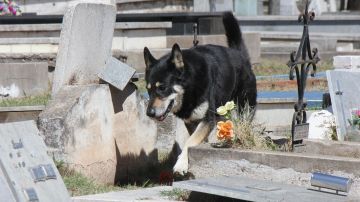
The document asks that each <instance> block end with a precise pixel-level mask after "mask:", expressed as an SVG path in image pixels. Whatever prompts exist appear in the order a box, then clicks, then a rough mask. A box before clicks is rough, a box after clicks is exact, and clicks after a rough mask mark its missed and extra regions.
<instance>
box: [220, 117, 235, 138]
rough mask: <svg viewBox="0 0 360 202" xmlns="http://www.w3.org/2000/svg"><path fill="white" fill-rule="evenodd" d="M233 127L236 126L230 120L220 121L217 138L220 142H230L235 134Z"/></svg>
mask: <svg viewBox="0 0 360 202" xmlns="http://www.w3.org/2000/svg"><path fill="white" fill-rule="evenodd" d="M233 127H234V124H233V122H231V121H230V120H227V121H226V122H223V121H219V122H218V123H217V129H218V130H217V133H216V136H217V138H218V139H219V140H230V139H231V138H232V137H233V134H234V131H233Z"/></svg>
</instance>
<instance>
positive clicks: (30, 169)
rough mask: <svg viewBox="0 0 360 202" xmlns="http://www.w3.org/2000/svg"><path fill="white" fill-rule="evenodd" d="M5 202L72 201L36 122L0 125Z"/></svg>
mask: <svg viewBox="0 0 360 202" xmlns="http://www.w3.org/2000/svg"><path fill="white" fill-rule="evenodd" d="M0 199H1V201H9V202H11V201H64V202H65V201H70V197H69V194H68V192H67V190H66V187H65V185H64V182H63V180H62V179H61V176H60V174H59V172H58V170H57V169H56V166H55V164H54V162H53V161H52V160H51V158H50V157H49V156H48V155H47V148H46V146H45V144H44V142H43V140H42V139H41V137H40V136H39V131H38V129H37V128H36V124H35V122H34V121H24V122H13V123H5V124H0Z"/></svg>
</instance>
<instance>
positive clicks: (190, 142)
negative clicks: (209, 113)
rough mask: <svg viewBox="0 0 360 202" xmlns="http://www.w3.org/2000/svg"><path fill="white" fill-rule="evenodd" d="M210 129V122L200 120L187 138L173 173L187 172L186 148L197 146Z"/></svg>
mask: <svg viewBox="0 0 360 202" xmlns="http://www.w3.org/2000/svg"><path fill="white" fill-rule="evenodd" d="M211 129H212V127H211V124H210V123H208V122H205V121H202V122H200V124H199V125H198V126H197V127H196V130H195V132H194V133H193V134H192V135H191V136H190V137H189V139H187V140H186V142H185V145H184V147H183V149H182V152H181V154H180V155H179V157H178V160H177V161H176V164H175V166H174V168H173V171H174V173H179V174H181V175H184V174H185V173H187V171H188V168H189V160H188V148H189V147H193V146H197V145H199V144H200V143H201V142H202V141H204V139H205V138H207V136H208V135H209V133H210V131H211Z"/></svg>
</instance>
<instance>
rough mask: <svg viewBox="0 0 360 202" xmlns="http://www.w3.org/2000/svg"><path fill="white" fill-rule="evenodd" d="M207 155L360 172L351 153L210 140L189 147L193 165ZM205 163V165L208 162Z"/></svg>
mask: <svg viewBox="0 0 360 202" xmlns="http://www.w3.org/2000/svg"><path fill="white" fill-rule="evenodd" d="M205 159H212V160H218V159H221V160H242V159H245V160H248V161H250V162H251V163H258V164H263V165H267V166H270V167H273V168H292V169H294V170H295V171H298V172H314V171H323V172H326V171H334V170H336V171H343V172H347V173H352V174H353V175H356V176H360V170H359V169H358V168H359V166H360V159H358V158H350V157H338V156H326V155H313V154H301V153H290V152H269V151H251V150H241V149H219V148H216V149H215V148H212V147H211V146H210V145H208V144H203V145H200V146H197V147H190V148H189V164H190V169H191V166H193V165H202V164H203V163H204V162H202V161H203V160H205ZM204 166H205V165H204Z"/></svg>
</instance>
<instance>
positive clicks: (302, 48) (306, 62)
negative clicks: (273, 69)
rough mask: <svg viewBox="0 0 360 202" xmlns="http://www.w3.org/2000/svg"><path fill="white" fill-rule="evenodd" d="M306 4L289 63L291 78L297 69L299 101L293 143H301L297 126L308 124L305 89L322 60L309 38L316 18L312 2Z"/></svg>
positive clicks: (294, 116) (296, 108) (300, 16)
mask: <svg viewBox="0 0 360 202" xmlns="http://www.w3.org/2000/svg"><path fill="white" fill-rule="evenodd" d="M305 4H306V5H305V11H304V12H303V13H301V14H300V15H299V18H298V21H299V22H303V24H304V29H303V34H302V38H301V41H300V45H299V48H298V50H297V52H295V51H293V52H292V53H291V54H290V61H289V62H288V63H287V65H288V66H289V68H290V74H289V78H290V80H293V79H294V71H295V73H296V80H297V87H298V102H297V103H296V104H295V105H294V109H295V112H294V115H293V120H292V125H291V133H292V145H294V144H297V143H299V140H296V138H295V137H294V135H295V128H296V127H297V126H300V125H304V124H306V111H305V108H306V102H304V91H305V87H306V79H307V75H308V73H309V71H310V69H311V70H312V71H311V76H312V77H314V76H315V72H316V63H317V62H319V61H320V58H319V57H318V50H317V48H314V49H312V50H311V47H310V38H309V23H310V22H311V21H313V20H314V18H315V13H314V12H312V11H310V12H309V11H308V8H309V4H310V1H309V0H306V1H305ZM299 65H300V69H299ZM300 141H301V140H300Z"/></svg>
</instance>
